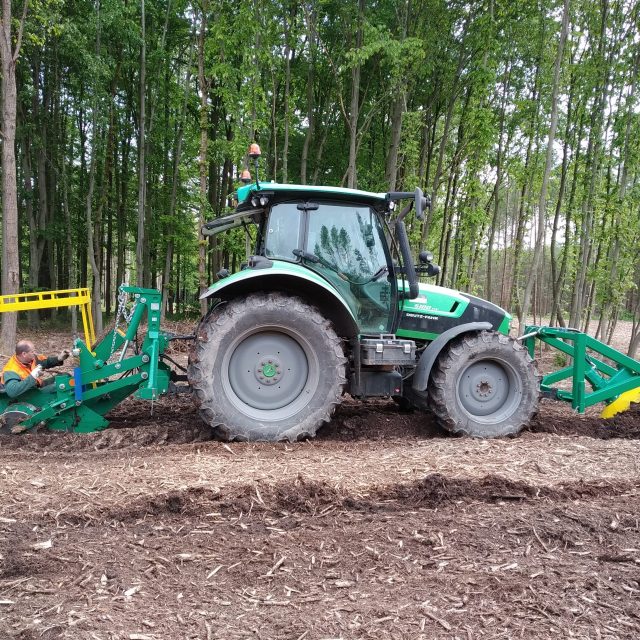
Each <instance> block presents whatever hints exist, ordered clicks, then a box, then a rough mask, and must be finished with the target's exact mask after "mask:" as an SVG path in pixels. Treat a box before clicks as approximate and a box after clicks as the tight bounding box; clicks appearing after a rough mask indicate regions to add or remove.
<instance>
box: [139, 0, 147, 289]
mask: <svg viewBox="0 0 640 640" xmlns="http://www.w3.org/2000/svg"><path fill="white" fill-rule="evenodd" d="M144 2H145V0H140V12H141V17H140V29H141V44H140V115H139V125H138V241H137V243H136V283H137V285H138V286H139V287H142V286H144V275H145V274H144V270H145V268H148V265H145V264H144V253H145V252H144V243H145V229H144V223H145V210H146V204H147V203H146V195H147V194H146V186H147V176H146V173H147V171H146V159H145V151H146V135H145V117H146V113H145V111H146V103H145V97H146V92H147V86H146V85H147V80H146V73H147V45H146V25H145V6H144Z"/></svg>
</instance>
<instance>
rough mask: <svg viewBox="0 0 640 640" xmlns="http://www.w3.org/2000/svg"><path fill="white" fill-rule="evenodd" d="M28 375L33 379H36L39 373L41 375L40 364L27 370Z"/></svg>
mask: <svg viewBox="0 0 640 640" xmlns="http://www.w3.org/2000/svg"><path fill="white" fill-rule="evenodd" d="M29 375H30V376H31V377H32V378H33V379H34V380H37V379H38V378H39V377H40V376H41V375H42V365H41V364H39V365H38V366H37V367H36V368H35V369H32V370H31V371H30V372H29Z"/></svg>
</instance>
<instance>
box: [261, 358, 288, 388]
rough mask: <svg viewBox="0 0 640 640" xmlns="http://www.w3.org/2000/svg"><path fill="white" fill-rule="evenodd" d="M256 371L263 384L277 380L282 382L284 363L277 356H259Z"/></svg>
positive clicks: (273, 382)
mask: <svg viewBox="0 0 640 640" xmlns="http://www.w3.org/2000/svg"><path fill="white" fill-rule="evenodd" d="M255 373H256V378H257V379H258V381H259V382H261V383H262V384H275V383H276V382H280V380H281V379H282V376H283V367H282V363H281V362H280V360H279V359H278V358H277V357H275V356H267V357H266V358H258V362H257V364H256V368H255Z"/></svg>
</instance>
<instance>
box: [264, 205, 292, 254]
mask: <svg viewBox="0 0 640 640" xmlns="http://www.w3.org/2000/svg"><path fill="white" fill-rule="evenodd" d="M300 214H301V212H300V211H299V210H298V208H297V206H296V204H295V203H285V204H279V205H276V206H275V207H273V208H272V209H271V213H270V214H269V219H268V221H267V225H266V227H265V229H264V245H265V255H266V256H267V257H268V258H280V259H281V260H296V257H295V255H294V254H293V250H294V249H299V248H300Z"/></svg>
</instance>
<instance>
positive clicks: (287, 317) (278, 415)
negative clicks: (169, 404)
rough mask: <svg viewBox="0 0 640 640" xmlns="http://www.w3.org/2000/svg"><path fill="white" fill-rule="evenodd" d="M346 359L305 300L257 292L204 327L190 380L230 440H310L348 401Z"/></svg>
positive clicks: (206, 416) (209, 417)
mask: <svg viewBox="0 0 640 640" xmlns="http://www.w3.org/2000/svg"><path fill="white" fill-rule="evenodd" d="M345 363H346V358H345V357H344V352H343V349H342V343H341V341H340V339H339V338H338V336H337V335H336V333H335V331H334V330H333V327H332V326H331V323H330V322H329V321H328V320H327V319H326V318H324V317H323V316H322V315H320V313H319V312H318V311H317V309H315V308H314V307H312V306H310V305H308V304H307V303H305V302H304V301H303V300H301V299H300V298H296V297H292V296H287V295H284V294H281V293H269V294H252V295H250V296H248V297H246V298H239V299H236V300H233V301H231V302H229V303H226V304H222V305H220V306H218V307H217V308H216V309H215V310H214V311H213V312H212V313H211V314H210V315H209V316H208V317H207V318H206V319H205V321H204V322H203V323H202V324H201V326H200V330H199V336H198V340H197V343H196V346H195V349H194V351H193V353H192V354H191V357H190V360H189V369H188V376H189V382H190V384H191V386H192V388H193V390H194V393H195V399H196V403H197V404H198V405H199V408H200V415H201V416H202V418H203V420H204V421H205V422H206V423H207V424H209V425H211V426H212V427H216V429H217V433H218V435H220V436H221V437H222V438H224V439H226V440H250V441H255V440H266V441H278V440H288V441H290V442H293V441H295V440H299V439H301V438H310V437H313V436H314V435H315V434H316V430H317V429H318V427H319V426H320V425H322V424H323V423H324V422H327V421H328V420H329V418H330V416H331V414H332V413H333V411H334V409H335V407H336V406H337V405H338V404H340V402H341V400H342V390H343V388H344V385H345V382H346V379H345Z"/></svg>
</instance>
